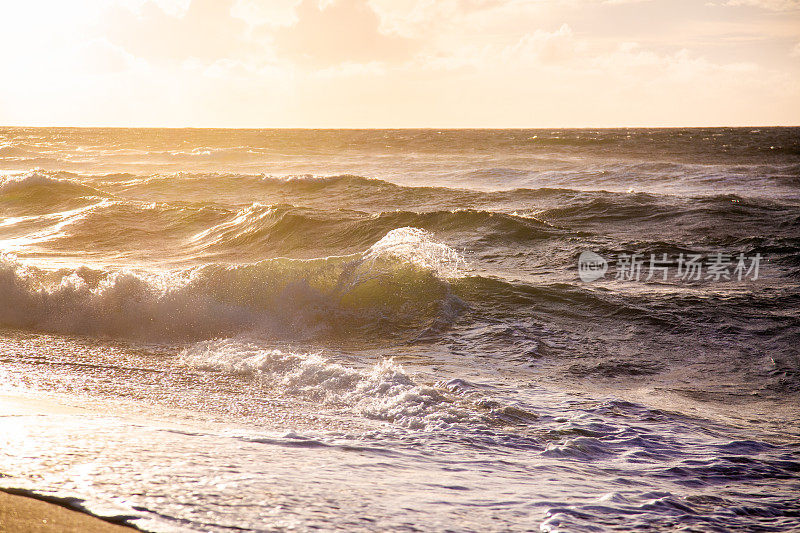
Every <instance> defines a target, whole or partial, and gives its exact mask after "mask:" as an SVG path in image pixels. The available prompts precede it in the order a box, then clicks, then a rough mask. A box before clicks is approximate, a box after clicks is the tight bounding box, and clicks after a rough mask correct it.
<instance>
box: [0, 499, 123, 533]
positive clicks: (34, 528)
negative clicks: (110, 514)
mask: <svg viewBox="0 0 800 533" xmlns="http://www.w3.org/2000/svg"><path fill="white" fill-rule="evenodd" d="M123 522H124V520H123V519H120V520H119V522H118V521H116V520H115V521H111V520H109V519H107V518H100V517H97V516H95V515H92V514H90V513H87V512H85V511H82V510H78V509H74V508H71V507H68V506H66V505H65V504H64V503H59V502H58V501H57V500H55V499H51V498H45V497H41V496H39V495H35V494H30V493H27V492H25V493H24V494H23V492H22V491H17V490H13V489H7V488H3V489H0V530H2V531H8V532H9V533H12V532H13V533H28V532H39V531H42V532H49V531H57V532H59V533H73V532H74V533H105V532H114V531H118V532H120V533H121V532H123V531H138V530H137V529H136V528H134V527H133V526H129V525H127V524H124V523H123Z"/></svg>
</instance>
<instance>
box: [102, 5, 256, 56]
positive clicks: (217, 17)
mask: <svg viewBox="0 0 800 533" xmlns="http://www.w3.org/2000/svg"><path fill="white" fill-rule="evenodd" d="M233 3H234V0H192V2H191V3H190V4H189V5H188V7H187V8H186V11H185V12H184V13H182V14H170V13H167V12H166V11H164V10H163V9H162V7H161V6H160V5H159V4H156V3H155V2H152V1H148V2H146V3H145V4H144V5H143V6H142V7H141V10H140V12H139V13H134V12H133V11H131V10H130V9H125V8H122V7H119V6H115V7H114V8H112V9H111V12H110V13H109V15H108V17H107V19H106V23H105V26H106V28H107V30H108V31H107V36H108V39H109V41H111V42H113V43H115V44H118V45H120V46H122V47H123V48H125V49H126V50H127V51H128V52H130V53H132V54H134V55H136V56H138V57H143V58H145V59H147V60H149V61H153V62H177V63H179V62H181V61H184V60H186V59H189V58H198V59H201V60H206V61H213V60H216V59H222V58H226V57H233V56H236V55H238V54H242V53H246V52H247V51H248V50H251V49H252V47H253V43H252V42H250V41H248V40H247V39H246V29H247V26H246V24H245V23H244V21H242V20H241V19H239V18H235V17H233V16H231V7H232V6H233Z"/></svg>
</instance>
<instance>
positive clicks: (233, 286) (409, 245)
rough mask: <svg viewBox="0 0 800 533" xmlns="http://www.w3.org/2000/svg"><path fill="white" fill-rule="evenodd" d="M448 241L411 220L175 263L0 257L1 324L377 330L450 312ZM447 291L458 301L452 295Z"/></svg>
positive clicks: (139, 331) (335, 332)
mask: <svg viewBox="0 0 800 533" xmlns="http://www.w3.org/2000/svg"><path fill="white" fill-rule="evenodd" d="M462 264H463V259H462V258H461V256H460V255H459V254H458V252H456V251H455V250H453V249H451V248H449V247H448V246H447V245H445V244H442V243H438V242H436V241H435V240H434V239H433V238H432V237H431V235H430V234H428V233H427V232H424V231H422V230H419V229H416V228H399V229H396V230H393V231H390V232H389V233H388V234H387V235H386V236H385V237H384V238H383V239H381V240H380V241H378V242H377V243H375V244H374V245H373V246H372V247H370V248H369V249H368V250H366V251H365V252H362V253H359V254H354V255H351V256H340V257H327V258H319V259H313V260H297V259H285V258H276V259H269V260H264V261H260V262H258V263H253V264H245V265H221V264H208V265H203V266H200V267H193V268H188V269H181V270H173V271H159V272H155V271H141V270H137V271H134V270H125V269H120V270H104V269H92V268H88V267H80V268H71V269H60V270H44V269H40V268H37V267H34V266H29V265H25V264H23V263H21V262H19V261H16V260H14V259H13V258H10V257H7V256H6V257H3V258H2V259H0V300H2V301H3V302H4V305H3V306H2V307H0V324H2V325H3V326H6V327H13V328H21V329H26V330H34V331H51V332H59V333H74V334H84V335H99V336H110V337H119V338H135V339H138V338H141V339H148V340H154V339H158V340H184V339H202V338H212V337H215V336H220V335H235V334H239V333H252V334H256V335H263V336H267V337H279V338H300V339H302V338H315V337H318V336H347V335H353V334H372V335H374V334H379V333H381V334H384V335H387V336H388V338H392V337H396V336H398V335H401V336H402V335H404V334H406V333H410V332H413V331H415V330H419V329H420V328H425V327H426V326H429V325H431V324H432V323H438V322H441V321H442V320H443V319H444V320H452V319H454V318H455V317H456V316H457V314H458V311H459V310H460V309H462V308H463V306H460V305H458V304H457V300H458V299H457V298H456V297H455V296H454V295H453V294H452V293H451V291H450V285H449V283H448V281H447V280H448V279H449V278H452V277H456V276H458V275H460V268H461V265H462ZM454 302H456V303H454Z"/></svg>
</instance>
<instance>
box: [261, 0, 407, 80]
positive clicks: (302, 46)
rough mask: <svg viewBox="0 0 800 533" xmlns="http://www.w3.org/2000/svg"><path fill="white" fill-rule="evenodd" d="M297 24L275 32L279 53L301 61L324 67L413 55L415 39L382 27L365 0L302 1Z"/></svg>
mask: <svg viewBox="0 0 800 533" xmlns="http://www.w3.org/2000/svg"><path fill="white" fill-rule="evenodd" d="M296 14H297V23H296V24H295V25H293V26H290V27H287V28H280V29H278V30H276V31H275V33H274V43H275V47H276V50H277V51H278V53H279V54H282V55H284V56H285V57H287V58H289V59H291V60H294V61H296V62H298V63H302V64H307V65H311V66H314V67H325V66H330V65H336V64H340V63H344V62H353V63H368V62H371V61H379V62H396V61H400V60H403V59H406V58H408V57H410V55H411V54H412V52H413V49H414V42H413V41H411V40H410V39H407V38H404V37H400V36H398V35H392V34H385V33H383V32H381V30H380V19H379V18H378V15H377V14H376V13H375V11H373V9H372V8H371V7H370V5H369V4H368V3H367V2H366V0H335V1H333V2H329V3H328V4H326V5H324V6H322V5H320V4H319V3H318V1H317V0H303V1H302V2H301V3H300V5H299V6H298V7H297V11H296Z"/></svg>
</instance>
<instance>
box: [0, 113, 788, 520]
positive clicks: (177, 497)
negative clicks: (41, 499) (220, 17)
mask: <svg viewBox="0 0 800 533" xmlns="http://www.w3.org/2000/svg"><path fill="white" fill-rule="evenodd" d="M0 172H1V174H0V252H2V254H3V255H2V257H0V398H3V400H2V401H0V408H2V414H3V416H2V418H0V425H1V426H2V431H0V473H2V474H3V476H4V477H0V484H2V486H4V487H12V488H17V489H23V490H32V491H35V492H37V493H39V494H44V495H50V496H53V495H55V496H58V497H64V498H70V500H69V501H70V502H71V503H72V504H74V505H77V506H82V507H84V508H87V509H89V510H91V511H92V512H95V513H98V514H101V515H105V516H117V517H122V518H125V519H127V520H128V522H129V523H132V524H135V525H137V526H138V527H141V528H143V529H146V530H152V531H229V530H231V529H237V530H238V529H245V530H265V531H271V530H287V529H296V530H301V531H302V530H311V529H322V530H327V529H334V528H340V529H346V530H355V531H358V530H365V531H366V530H387V529H391V530H411V531H415V530H418V531H432V530H433V531H440V530H441V531H444V530H459V531H461V530H474V531H507V530H537V529H539V530H542V531H557V530H560V531H605V530H619V531H628V530H632V529H647V530H655V531H673V530H676V529H679V530H687V531H729V530H739V531H789V530H797V529H798V528H800V504H798V498H797V495H798V494H800V424H799V423H798V415H800V410H799V409H798V406H799V404H798V400H797V395H798V392H800V351H798V348H797V346H798V343H799V341H800V312H799V311H798V309H800V291H798V280H799V279H800V278H798V276H800V130H798V129H792V128H764V129H687V130H680V129H670V130H644V129H636V130H600V131H591V130H563V131H556V130H508V131H480V130H475V131H441V132H439V131H434V130H420V131H413V130H400V131H383V130H369V131H293V130H246V131H245V130H102V129H94V130H93V129H89V130H84V129H75V130H70V129H0ZM588 250H591V251H594V252H596V253H598V254H601V255H602V256H604V257H607V258H609V259H610V261H611V267H612V269H611V270H610V271H609V272H608V274H607V275H606V276H604V277H603V278H601V279H599V280H597V281H593V282H583V281H581V280H580V279H579V276H578V268H577V262H578V256H579V255H580V254H581V252H584V251H588ZM718 253H723V254H729V256H730V257H731V258H733V260H734V264H735V258H736V257H737V256H739V254H741V255H742V256H743V257H745V258H747V259H748V260H750V259H752V258H753V257H756V256H758V257H760V258H761V260H760V268H759V271H758V274H757V276H756V275H752V272H751V275H750V276H749V277H748V276H745V277H744V278H743V279H738V278H737V276H735V275H732V276H730V277H731V279H725V278H722V279H719V280H716V279H713V278H712V279H706V277H705V276H703V277H701V279H699V280H686V279H679V278H677V277H675V276H668V279H667V280H666V281H665V280H663V279H660V277H659V276H655V277H653V278H651V279H650V280H646V279H645V278H646V276H642V277H641V279H640V280H638V281H636V280H635V279H633V280H625V279H615V278H616V276H615V275H614V270H615V268H616V269H618V268H619V264H620V263H619V262H617V263H616V264H615V262H614V258H615V257H617V258H618V257H620V256H621V255H625V254H628V255H630V254H640V256H641V257H645V258H647V257H649V256H650V254H654V255H655V256H657V257H662V256H663V255H664V254H666V255H667V257H668V258H670V260H673V259H674V258H676V257H679V256H680V255H681V254H683V255H684V256H689V255H690V254H700V255H702V256H703V257H705V258H712V257H714V256H715V254H718ZM706 266H707V265H706ZM675 267H676V264H675V263H674V261H673V262H672V263H670V265H669V268H670V269H672V268H675ZM671 272H672V271H671Z"/></svg>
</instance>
